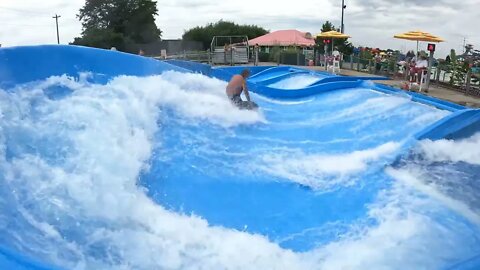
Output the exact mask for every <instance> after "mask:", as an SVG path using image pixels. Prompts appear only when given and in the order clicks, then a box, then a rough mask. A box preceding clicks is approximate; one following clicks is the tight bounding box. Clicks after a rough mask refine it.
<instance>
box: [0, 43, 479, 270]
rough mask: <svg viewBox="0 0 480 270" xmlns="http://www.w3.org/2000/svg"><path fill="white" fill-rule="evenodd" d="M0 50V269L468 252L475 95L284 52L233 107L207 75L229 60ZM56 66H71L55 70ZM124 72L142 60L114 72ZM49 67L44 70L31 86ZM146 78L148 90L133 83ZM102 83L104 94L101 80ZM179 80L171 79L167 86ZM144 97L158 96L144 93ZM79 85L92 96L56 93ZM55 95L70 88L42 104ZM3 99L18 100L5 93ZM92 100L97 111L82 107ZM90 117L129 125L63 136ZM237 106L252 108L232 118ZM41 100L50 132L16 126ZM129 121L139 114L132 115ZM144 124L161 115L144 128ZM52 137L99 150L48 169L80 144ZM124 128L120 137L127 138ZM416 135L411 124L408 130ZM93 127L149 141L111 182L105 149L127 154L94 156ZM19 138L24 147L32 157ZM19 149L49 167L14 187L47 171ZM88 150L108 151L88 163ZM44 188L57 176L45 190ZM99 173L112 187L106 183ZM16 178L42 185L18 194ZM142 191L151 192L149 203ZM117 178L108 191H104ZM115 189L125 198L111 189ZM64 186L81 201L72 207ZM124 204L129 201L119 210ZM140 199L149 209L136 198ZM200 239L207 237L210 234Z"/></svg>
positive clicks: (310, 262) (224, 73) (361, 264)
mask: <svg viewBox="0 0 480 270" xmlns="http://www.w3.org/2000/svg"><path fill="white" fill-rule="evenodd" d="M0 60H1V61H0V89H1V90H0V91H1V94H2V96H1V97H2V100H3V101H5V100H6V102H0V112H1V114H0V115H2V118H1V119H2V120H3V122H2V123H0V142H1V143H2V145H1V147H0V154H1V155H2V156H1V158H0V166H1V168H2V170H3V171H4V172H2V174H1V175H0V181H2V187H1V188H0V195H1V197H2V199H1V200H0V210H1V214H0V228H2V232H0V241H1V242H0V268H2V269H54V268H52V266H50V265H57V266H58V267H61V268H73V267H77V268H79V269H93V268H113V269H114V268H119V267H127V268H135V269H152V268H160V269H162V268H173V269H179V268H193V269H197V268H202V267H207V268H210V269H224V268H226V269H228V268H239V269H246V268H251V269H265V268H272V269H316V268H318V269H341V268H342V267H346V268H348V269H405V268H410V269H411V268H412V267H413V268H415V267H419V268H422V269H476V268H475V267H478V266H479V265H480V264H479V260H478V257H479V255H478V254H480V229H479V224H480V215H479V214H480V202H479V201H478V199H477V196H476V195H475V194H477V192H478V191H480V186H479V185H478V181H477V180H478V179H479V178H480V165H479V164H478V163H475V162H472V161H471V159H474V158H475V157H476V156H475V154H474V153H473V154H471V156H472V157H473V158H470V156H469V154H466V153H469V149H474V148H475V147H476V146H478V141H479V139H478V136H477V135H475V134H476V133H477V132H478V131H479V130H480V125H479V123H480V113H479V111H478V110H468V109H466V108H464V107H462V106H459V105H455V104H451V103H448V102H444V101H440V100H437V99H433V98H429V97H425V96H423V95H418V94H411V93H404V92H402V91H399V90H396V89H392V88H388V87H383V86H379V85H374V84H370V83H366V82H363V80H361V78H344V77H341V76H331V75H329V74H326V73H323V72H320V73H316V72H311V71H306V70H302V69H298V68H291V67H252V68H250V69H251V71H252V79H251V80H249V82H248V85H249V87H250V89H251V90H252V92H253V94H252V96H253V99H254V100H255V102H257V103H258V104H259V106H260V108H261V109H260V111H259V112H246V111H244V112H239V111H233V110H235V109H234V108H233V107H229V106H230V105H229V104H228V103H227V102H226V101H223V96H220V98H217V96H216V95H217V94H218V93H220V95H221V94H223V91H224V88H223V87H224V86H225V82H221V81H218V80H216V79H212V78H210V77H215V78H219V79H221V80H227V79H228V78H229V77H231V75H232V74H238V73H239V72H240V71H241V69H243V67H232V68H211V67H210V66H208V65H202V64H195V63H190V62H182V61H170V63H171V64H168V63H165V62H161V61H156V60H152V59H146V58H143V57H138V56H134V55H128V54H123V53H119V52H111V51H105V50H97V49H88V48H81V47H73V46H40V47H21V48H6V49H1V50H0ZM26 71H28V72H26ZM172 71H173V73H172ZM191 72H195V73H201V74H204V75H207V76H201V75H199V74H192V73H191ZM85 73H89V74H88V76H86V75H85ZM161 73H162V75H160V76H155V77H147V76H150V75H158V74H161ZM64 74H66V75H68V76H72V77H73V78H74V79H73V80H70V79H65V78H60V77H61V76H62V75H64ZM121 75H131V76H139V77H141V78H137V77H128V78H116V77H117V76H121ZM52 76H53V79H52V78H50V79H47V78H49V77H52ZM143 77H145V78H143ZM46 79H47V81H45V80H46ZM56 81H61V82H62V84H60V86H59V84H57V83H55V82H56ZM112 81H113V82H112ZM49 83H50V84H53V87H51V86H48V87H45V86H44V85H46V84H49ZM50 84H49V85H50ZM105 84H107V85H105ZM140 85H141V86H140ZM156 85H158V86H157V88H156ZM208 87H213V88H218V89H213V90H212V89H207V88H208ZM142 88H148V89H149V90H148V91H147V90H145V91H144V92H142V90H143V89H142ZM39 89H40V90H41V91H39ZM172 89H173V90H172ZM162 91H163V92H166V93H167V94H165V95H164V96H161V97H160V98H159V97H158V96H156V94H155V92H162ZM168 91H171V92H168ZM175 91H177V92H178V93H177V92H175ZM209 91H213V92H215V91H216V92H215V93H214V94H215V95H206V94H205V93H204V92H209ZM110 92H113V93H117V92H118V94H112V96H109V95H110V94H108V93H110ZM137 92H140V94H139V96H140V97H144V96H148V95H150V94H151V96H149V98H146V99H142V98H136V96H135V93H137ZM152 92H153V93H152ZM217 92H218V93H217ZM42 93H44V95H45V96H46V98H45V97H44V96H43V94H42ZM96 93H99V94H98V96H97V95H96ZM185 93H188V94H189V95H192V96H194V97H193V98H192V100H193V101H194V103H188V102H190V100H189V95H185ZM16 94H18V95H16ZM30 94H32V95H33V96H34V98H33V99H30ZM176 94H178V95H179V96H181V97H182V98H181V99H179V100H178V101H177V100H176V96H177V95H176ZM125 97H131V98H132V100H131V103H133V105H132V106H133V107H134V108H136V109H135V111H133V112H130V111H128V112H130V113H127V114H125V116H123V115H121V117H116V115H114V114H115V113H117V112H119V111H122V110H123V108H122V107H121V106H117V105H116V102H118V99H122V98H125ZM100 98H104V99H105V100H103V99H100ZM69 99H72V100H73V102H71V103H69ZM164 99H166V100H169V101H168V102H166V101H164ZM195 99H198V100H197V101H198V102H195V101H196V100H195ZM102 100H103V101H102ZM152 100H157V101H156V102H157V103H155V104H154V105H152V104H153V103H154V101H152ZM79 101H81V102H83V103H87V105H88V104H90V103H91V106H90V107H89V106H87V107H79V108H80V110H68V108H69V107H72V106H73V107H75V106H77V105H78V103H79ZM140 101H143V102H144V103H141V102H140ZM61 102H66V104H68V106H65V107H56V106H55V104H57V103H61ZM102 102H104V103H102ZM128 103H129V100H127V103H122V104H124V106H127V105H129V104H128ZM137 103H138V104H137ZM182 103H186V104H187V106H184V107H182ZM197 103H200V104H205V106H212V107H208V108H210V109H209V110H207V111H204V110H202V109H201V106H200V107H195V105H196V104H197ZM11 104H18V105H16V106H14V107H13V108H14V109H13V110H12V109H11V108H12V106H11ZM38 104H40V105H42V106H43V107H40V105H38ZM109 104H113V105H112V106H113V107H112V108H113V109H112V110H108V109H109V108H110V107H109ZM209 104H213V105H209ZM9 106H10V107H9ZM143 107H152V110H153V111H154V112H156V111H158V112H157V113H153V114H154V115H156V117H157V118H155V117H149V115H148V113H147V112H149V111H146V110H143ZM51 108H63V109H65V112H64V113H65V121H63V120H62V119H61V118H55V117H53V118H52V115H53V116H57V117H58V115H57V114H58V113H62V112H57V111H55V110H53V109H51ZM92 108H93V109H95V110H94V111H96V112H97V113H98V114H91V115H89V114H87V117H84V118H83V117H80V116H79V115H81V114H83V113H85V110H86V109H87V110H92ZM192 108H194V109H192ZM222 108H227V109H228V110H226V111H225V112H223V114H221V115H214V116H215V117H216V118H213V120H212V116H211V114H210V113H211V111H210V110H219V111H221V110H222ZM9 110H10V111H9ZM15 110H18V111H19V115H20V116H21V117H19V119H23V120H22V121H20V120H18V121H17V120H15V119H13V120H12V119H7V118H5V117H8V116H12V115H16V114H15V113H14V112H11V111H15ZM102 111H107V112H108V114H106V115H107V116H108V117H107V118H100V117H101V112H102ZM136 113H138V115H136ZM77 114H78V115H77ZM224 114H232V115H233V117H232V118H229V116H228V115H227V116H225V115H224ZM60 115H61V114H60ZM191 115H193V117H192V116H191ZM62 117H63V116H62ZM97 117H98V119H110V118H111V119H112V122H113V121H114V120H115V119H116V121H118V123H117V122H115V123H114V125H111V127H113V128H117V127H118V126H122V125H123V124H122V123H127V124H126V126H127V128H126V129H125V132H124V133H125V134H124V133H122V131H124V130H122V129H119V130H118V132H112V133H111V134H110V133H108V135H109V136H112V137H111V138H110V137H109V136H103V135H102V134H101V133H100V132H97V131H95V130H93V131H92V132H91V134H94V135H95V137H85V136H84V135H82V136H79V137H75V138H73V137H72V138H70V137H68V136H69V135H71V134H77V133H79V134H84V133H81V132H85V133H86V134H90V133H88V132H90V131H89V130H88V129H89V128H91V127H97V128H99V127H100V126H107V127H110V126H109V124H110V123H108V122H101V120H98V121H97V119H96V118H97ZM241 117H244V118H247V119H249V118H252V119H254V121H246V122H238V121H239V120H241V119H238V118H241ZM50 118H52V119H53V120H52V121H50V122H46V123H48V125H45V126H40V127H41V129H42V128H43V129H47V130H48V129H49V128H50V126H51V128H52V131H51V132H50V133H47V134H48V135H50V136H54V139H58V141H56V142H55V143H53V144H52V142H49V140H48V138H40V139H35V140H33V139H32V140H28V139H29V138H37V137H35V136H34V135H29V134H28V131H30V132H40V131H41V129H39V130H35V129H34V128H33V127H30V126H28V125H27V124H23V123H35V122H41V123H43V122H42V121H44V119H47V120H49V119H50ZM69 118H75V119H78V121H79V124H78V125H75V124H73V125H72V122H68V119H69ZM219 119H220V120H219ZM227 120H228V121H227ZM99 121H100V123H99ZM129 121H130V122H129ZM132 121H133V122H132ZM152 121H153V123H151V122H152ZM137 122H139V123H141V125H140V127H142V129H144V131H139V130H137V129H135V128H134V127H136V125H138V123H137ZM89 123H92V124H91V125H90V124H89ZM32 125H33V124H32ZM52 125H53V126H52ZM152 125H153V126H157V127H158V129H152V130H153V131H152V132H151V133H148V132H149V131H148V130H149V128H148V127H149V126H152ZM130 126H132V127H130ZM70 129H72V130H73V131H71V130H70ZM11 130H13V131H11ZM100 130H101V129H100ZM107 131H108V130H104V132H107ZM22 132H27V133H22ZM143 132H145V134H146V135H145V139H144V140H142V138H144V137H143V134H144V133H143ZM55 133H58V134H59V135H58V138H57V137H55ZM117 133H118V134H117ZM475 136H477V137H475ZM63 137H65V139H66V140H69V139H71V140H78V141H79V143H81V145H83V146H85V147H91V149H87V150H89V151H93V153H94V154H95V155H98V160H96V159H94V160H95V162H92V163H94V164H92V165H91V167H88V168H89V169H88V170H87V171H86V172H84V174H78V175H75V174H72V175H73V176H75V177H66V178H62V175H63V174H67V172H69V171H70V170H72V171H79V170H81V167H82V166H80V165H82V164H73V165H72V164H69V163H68V162H67V160H68V157H69V156H75V155H76V154H77V153H81V154H83V155H85V153H87V152H88V151H87V152H85V153H84V152H82V151H83V150H82V149H76V148H74V146H72V145H70V144H65V142H64V141H63V140H62V138H63ZM125 138H131V139H132V141H131V142H130V141H128V140H127V141H126V142H125V141H124V140H125ZM443 138H447V139H450V141H445V140H442V139H443ZM429 139H431V140H440V141H438V142H435V141H430V140H429ZM417 140H423V141H422V142H420V143H419V146H418V145H417V144H418V141H417ZM455 140H458V142H456V141H455ZM102 142H103V143H105V144H106V145H109V144H108V143H112V145H117V144H118V145H119V146H123V147H127V146H131V148H127V150H128V151H127V152H126V156H127V157H125V158H126V159H127V160H128V156H130V155H132V156H135V155H137V154H138V153H139V152H142V151H143V150H142V149H144V148H145V145H144V144H145V142H149V143H150V144H151V153H150V152H148V151H147V153H149V155H148V156H146V157H143V156H142V157H143V159H144V160H141V161H142V162H143V163H144V164H143V167H144V168H143V169H142V170H139V171H138V173H137V174H134V175H130V176H129V177H131V179H129V182H127V184H125V183H124V182H122V183H117V182H115V181H111V180H110V179H117V178H115V174H114V172H115V170H120V171H123V170H124V169H123V168H115V167H114V166H115V165H114V164H115V163H122V162H123V161H124V160H123V158H120V159H121V160H108V159H107V161H106V162H101V161H102V160H101V158H102V155H103V154H102V153H103V152H101V151H99V152H98V153H97V152H95V150H96V148H103V147H105V146H104V145H102V144H101V143H102ZM64 144H65V145H64ZM458 147H463V148H462V149H463V150H462V153H460V154H458V155H456V156H453V157H451V156H449V155H447V153H444V152H445V149H447V150H448V151H446V152H455V151H454V150H452V149H456V148H458ZM119 148H120V147H119ZM147 148H148V147H147ZM120 150H121V149H120ZM120 150H119V149H111V153H109V154H110V155H111V156H112V157H113V156H116V157H117V158H118V157H121V155H118V152H119V151H120ZM104 151H109V150H108V149H107V150H104ZM32 153H33V154H34V156H35V158H33V159H30V157H31V155H32ZM454 154H455V153H453V154H452V155H454ZM95 155H94V156H95ZM80 157H81V158H84V157H83V156H82V155H80ZM95 158H97V157H95ZM32 160H33V161H32ZM80 160H82V159H80ZM75 161H77V160H76V159H75ZM132 161H134V162H137V160H132ZM28 162H31V163H28ZM23 163H26V164H32V165H34V166H36V165H38V164H40V165H38V166H39V168H40V171H42V170H51V171H52V174H46V175H47V176H50V177H53V176H55V179H54V180H51V181H50V179H48V177H47V178H46V179H44V180H43V181H44V182H45V185H43V184H42V183H43V182H42V181H40V182H38V183H40V185H39V186H38V190H37V189H32V190H28V189H22V188H21V187H18V189H17V188H15V186H12V183H15V177H19V178H20V177H23V178H24V179H25V182H23V184H25V185H26V186H27V185H28V182H29V181H37V178H42V177H44V175H43V174H35V173H33V172H35V171H34V170H32V171H29V170H27V172H26V173H21V172H20V171H21V170H19V169H16V170H14V169H12V168H25V167H20V165H22V164H23ZM85 163H87V165H89V164H88V163H89V162H87V160H85ZM95 163H98V164H95ZM47 165H51V167H49V166H47ZM87 165H86V166H87ZM137 165H138V164H137ZM137 165H135V166H137ZM16 166H18V167H16ZM77 166H78V167H77ZM102 166H113V168H115V169H114V170H112V171H108V172H109V173H107V174H102V173H101V172H103V169H104V168H102ZM124 166H126V167H129V164H128V163H127V164H124ZM135 166H134V165H132V167H135ZM138 166H140V165H138ZM27 168H28V167H27ZM7 171H8V173H7ZM125 172H128V171H127V170H125ZM427 172H429V173H427ZM45 173H49V172H45ZM12 175H13V178H12ZM82 177H83V178H82ZM58 179H60V180H64V182H62V181H60V180H58ZM85 179H93V180H94V181H91V182H89V181H87V183H89V184H90V185H93V186H92V187H89V186H87V187H85V190H83V189H80V190H79V189H74V188H73V187H76V188H78V187H77V186H75V183H77V182H81V181H84V180H85ZM459 182H460V183H461V185H458V183H459ZM19 183H22V182H19ZM47 183H48V185H47ZM137 185H138V186H137ZM36 187H37V186H36ZM89 188H91V189H89ZM50 189H51V190H55V192H53V193H42V192H45V190H47V191H48V190H50ZM96 190H100V191H101V192H107V191H110V190H113V191H115V192H117V193H112V194H108V196H106V197H105V198H103V197H101V194H96V193H95V191H96ZM125 190H127V191H132V190H133V191H132V192H131V193H125ZM28 192H31V193H33V194H40V195H41V196H40V198H37V197H36V196H30V195H29V194H24V193H28ZM91 193H94V194H95V196H97V197H95V196H93V197H91V196H92V195H91ZM44 194H47V195H48V196H47V197H42V196H45V195H44ZM78 194H80V195H81V196H78ZM142 194H147V195H148V197H149V198H150V199H151V200H153V201H154V202H155V203H156V204H154V205H153V206H152V205H150V204H146V203H145V201H146V200H147V199H144V198H142V197H141V195H142ZM116 196H120V198H119V199H118V202H116ZM22 198H27V200H22ZM95 198H96V199H97V200H99V201H95ZM100 198H102V200H100ZM138 198H140V199H138ZM36 199H38V200H36ZM75 200H80V201H77V202H76V201H75ZM83 200H85V201H83ZM112 201H113V202H116V203H111V204H110V202H112ZM124 201H128V202H134V204H133V205H131V204H127V205H123V204H122V202H124ZM35 203H41V206H39V207H37V206H36V205H35ZM135 203H136V204H138V205H136V204H135ZM75 204H79V205H87V206H92V205H93V207H90V208H88V207H86V208H81V209H80V210H78V209H76V208H75ZM117 204H118V209H116V208H115V209H108V210H109V211H110V212H112V213H116V212H127V213H128V215H127V217H124V216H122V215H120V218H112V217H110V215H109V211H106V212H107V213H103V212H101V211H97V209H96V208H102V207H106V205H110V206H112V205H113V206H116V205H117ZM137 206H138V208H140V209H139V210H136V211H132V210H131V209H134V208H135V207H137ZM121 207H122V208H121ZM155 207H158V209H157V208H155ZM65 209H66V210H65ZM151 209H154V210H155V211H154V212H152V213H155V214H156V215H158V216H152V215H149V213H151V212H149V211H153V210H151ZM163 209H165V212H164V211H163ZM128 211H131V212H128ZM143 211H145V214H143ZM90 212H91V213H90ZM64 213H67V214H64ZM102 215H104V216H102ZM112 215H113V216H114V214H112ZM137 216H138V217H137ZM172 216H173V217H172ZM114 217H115V216H114ZM196 217H200V218H201V219H202V220H205V221H206V222H208V224H207V225H205V224H204V223H202V222H198V220H197V219H196ZM137 218H138V220H137ZM157 218H158V219H157ZM179 220H182V221H179ZM150 221H151V223H150ZM184 221H186V222H184ZM152 224H153V225H152ZM189 224H193V225H192V228H193V229H189V228H190V227H189V226H190V225H189ZM163 228H166V229H163ZM215 228H222V229H221V230H215ZM162 230H165V231H166V233H165V234H162V232H163V231H162ZM29 231H31V233H29ZM92 232H93V233H92ZM116 232H120V233H119V235H116V234H115V233H116ZM224 233H228V234H227V236H226V237H223V234H224ZM104 235H106V236H104ZM258 235H261V236H262V237H264V238H262V239H263V240H258V238H256V236H258ZM116 236H118V237H116ZM239 237H240V238H239ZM192 239H193V240H192ZM232 239H233V240H232ZM136 240H138V242H136ZM26 241H31V242H32V243H28V242H26ZM65 242H67V244H65ZM35 243H36V244H38V245H40V246H42V245H43V244H44V245H45V250H39V249H35V248H34V246H35V245H34V244H35ZM212 243H214V244H215V243H216V244H218V243H220V244H219V248H214V247H212V245H214V244H212ZM265 243H268V245H267V244H265ZM57 246H58V249H61V250H56V247H57ZM47 247H48V248H47ZM129 247H132V248H131V249H129ZM231 250H233V253H228V251H231ZM290 251H291V252H290ZM266 254H267V255H266ZM268 254H273V255H271V257H268V256H269V255H268ZM143 256H145V257H143ZM236 256H239V257H236ZM157 258H161V259H160V260H157ZM225 258H226V259H225ZM222 259H223V260H222ZM264 259H265V260H264ZM277 261H278V264H277ZM299 262H301V263H302V264H300V263H299ZM44 263H45V265H44ZM242 263H244V264H242ZM303 263H304V264H303ZM287 265H288V266H287Z"/></svg>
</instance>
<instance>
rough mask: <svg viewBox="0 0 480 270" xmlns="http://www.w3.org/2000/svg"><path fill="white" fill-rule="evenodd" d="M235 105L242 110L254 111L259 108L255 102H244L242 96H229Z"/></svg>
mask: <svg viewBox="0 0 480 270" xmlns="http://www.w3.org/2000/svg"><path fill="white" fill-rule="evenodd" d="M228 98H229V99H230V101H231V102H232V103H233V105H235V106H237V108H239V109H240V110H245V109H246V110H253V109H256V108H258V105H257V104H256V103H255V102H253V101H243V100H242V98H241V97H240V95H233V96H228Z"/></svg>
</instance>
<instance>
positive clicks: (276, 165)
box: [262, 142, 400, 191]
mask: <svg viewBox="0 0 480 270" xmlns="http://www.w3.org/2000/svg"><path fill="white" fill-rule="evenodd" d="M399 146H400V144H399V143H394V142H389V143H385V144H383V145H380V146H378V147H375V148H372V149H366V150H362V151H354V152H350V153H347V154H323V155H321V154H313V155H312V154H311V155H308V154H305V153H302V152H301V151H290V152H289V153H285V154H271V155H265V156H264V157H263V158H262V159H263V163H264V164H267V165H265V166H263V167H262V169H263V170H264V171H265V172H266V173H268V174H271V175H274V176H278V177H281V178H284V179H289V180H291V181H294V182H297V183H299V184H302V185H305V186H309V187H312V188H314V189H316V190H318V191H329V190H330V189H332V188H341V187H346V186H350V185H353V184H354V183H355V182H356V181H357V180H358V178H357V177H355V175H356V174H358V173H361V172H363V171H365V170H366V169H367V167H368V165H370V164H372V163H373V162H377V163H378V161H379V159H380V158H385V157H387V156H388V155H390V154H392V153H395V151H396V150H397V149H398V148H399Z"/></svg>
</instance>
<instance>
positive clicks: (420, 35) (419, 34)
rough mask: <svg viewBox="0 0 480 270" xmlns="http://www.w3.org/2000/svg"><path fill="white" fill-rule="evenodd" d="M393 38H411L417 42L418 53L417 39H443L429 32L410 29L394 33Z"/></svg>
mask: <svg viewBox="0 0 480 270" xmlns="http://www.w3.org/2000/svg"><path fill="white" fill-rule="evenodd" d="M393 37H394V38H399V39H406V40H413V41H416V42H417V53H418V42H419V41H426V42H436V43H438V42H443V41H444V40H443V39H442V38H440V37H437V36H434V35H432V34H430V33H427V32H423V31H420V30H417V31H410V32H406V33H403V34H398V35H394V36H393Z"/></svg>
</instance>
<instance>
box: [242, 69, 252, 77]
mask: <svg viewBox="0 0 480 270" xmlns="http://www.w3.org/2000/svg"><path fill="white" fill-rule="evenodd" d="M240 75H242V77H244V78H246V77H248V76H249V75H250V70H249V69H247V68H246V69H244V70H242V73H240Z"/></svg>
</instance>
